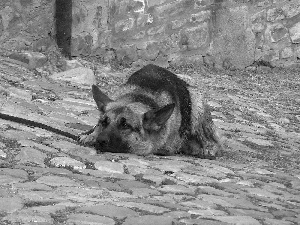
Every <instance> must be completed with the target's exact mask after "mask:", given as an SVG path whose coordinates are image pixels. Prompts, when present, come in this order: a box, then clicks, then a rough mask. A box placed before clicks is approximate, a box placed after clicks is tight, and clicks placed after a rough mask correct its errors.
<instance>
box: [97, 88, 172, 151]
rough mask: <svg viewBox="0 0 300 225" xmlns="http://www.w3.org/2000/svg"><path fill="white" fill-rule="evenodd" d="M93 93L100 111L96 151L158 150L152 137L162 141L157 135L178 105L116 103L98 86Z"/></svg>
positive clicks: (122, 101) (120, 101)
mask: <svg viewBox="0 0 300 225" xmlns="http://www.w3.org/2000/svg"><path fill="white" fill-rule="evenodd" d="M92 91H93V97H94V100H95V102H96V104H97V106H98V109H99V111H100V112H101V116H100V119H99V122H98V125H97V126H98V127H99V128H100V129H98V130H99V133H97V138H96V142H95V147H96V149H97V150H99V151H101V152H104V151H108V152H123V153H134V154H138V155H147V154H150V153H153V149H156V148H157V143H155V141H153V136H158V138H159V135H158V134H159V132H160V130H161V129H162V128H163V127H164V126H165V124H166V122H167V121H168V119H169V118H170V116H171V115H172V113H173V110H174V107H175V104H174V103H172V104H168V105H166V106H163V107H157V108H155V109H151V108H150V107H149V106H148V105H146V104H144V103H141V102H135V101H134V102H130V101H126V100H118V101H113V100H111V99H110V98H109V97H108V96H107V95H105V94H104V93H103V92H102V91H100V89H99V88H98V87H97V86H95V85H93V89H92Z"/></svg>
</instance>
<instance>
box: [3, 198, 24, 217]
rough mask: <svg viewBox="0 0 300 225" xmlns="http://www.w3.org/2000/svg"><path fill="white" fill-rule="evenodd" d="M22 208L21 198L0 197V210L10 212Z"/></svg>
mask: <svg viewBox="0 0 300 225" xmlns="http://www.w3.org/2000/svg"><path fill="white" fill-rule="evenodd" d="M21 208H23V201H22V199H21V198H15V197H13V198H7V197H6V198H0V212H5V213H12V212H15V211H17V210H20V209H21Z"/></svg>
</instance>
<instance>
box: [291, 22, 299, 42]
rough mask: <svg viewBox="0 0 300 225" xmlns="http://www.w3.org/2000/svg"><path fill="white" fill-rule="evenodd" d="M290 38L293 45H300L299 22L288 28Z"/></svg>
mask: <svg viewBox="0 0 300 225" xmlns="http://www.w3.org/2000/svg"><path fill="white" fill-rule="evenodd" d="M290 36H291V39H292V42H293V43H300V22H299V23H296V24H295V25H294V26H292V27H291V28H290Z"/></svg>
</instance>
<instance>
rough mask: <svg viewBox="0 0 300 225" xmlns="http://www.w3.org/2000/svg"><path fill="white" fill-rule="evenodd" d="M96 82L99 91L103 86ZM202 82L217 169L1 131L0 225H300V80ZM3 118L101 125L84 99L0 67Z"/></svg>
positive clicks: (70, 126) (34, 132) (288, 74)
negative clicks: (218, 143) (221, 143)
mask: <svg viewBox="0 0 300 225" xmlns="http://www.w3.org/2000/svg"><path fill="white" fill-rule="evenodd" d="M98 79H99V80H101V82H100V84H101V86H103V87H104V88H105V86H107V84H108V83H109V82H110V81H109V79H110V78H107V77H106V78H105V79H104V78H98ZM118 79H119V78H118ZM199 79H200V80H201V82H202V83H204V84H206V85H207V86H208V98H209V101H208V103H209V105H210V106H211V107H212V109H213V111H212V113H213V117H214V121H215V123H216V125H217V126H218V127H219V128H220V130H221V132H222V133H223V134H224V139H225V149H226V152H225V153H224V156H222V157H220V158H218V159H217V160H203V159H197V158H192V157H185V156H180V155H177V156H170V157H159V156H148V157H139V156H135V155H129V154H110V153H105V154H99V155H96V154H95V151H94V150H93V149H92V148H87V147H83V146H79V145H77V144H76V142H74V141H72V140H70V139H68V138H65V137H62V136H59V135H55V134H53V133H51V132H47V131H45V130H42V129H38V128H31V127H26V126H23V125H20V124H17V123H13V122H8V121H4V120H0V224H43V225H46V224H94V225H97V224H108V225H113V224H115V225H130V224H134V225H139V224H146V225H168V224H170V225H185V224H205V225H206V224H208V225H219V224H220V225H225V224H239V225H256V224H257V225H258V224H263V225H273V224H275V225H290V224H300V172H299V171H300V169H299V155H300V154H299V153H300V151H299V147H300V126H299V124H300V123H299V120H300V114H299V108H300V96H299V93H300V88H299V86H300V82H299V73H297V72H296V71H280V70H278V71H277V72H272V71H269V72H268V74H264V73H258V74H251V73H246V72H245V73H236V74H231V75H226V74H221V73H219V72H216V73H215V74H211V73H208V72H206V73H205V74H204V76H202V77H200V78H199ZM105 82H107V83H105ZM111 83H113V81H112V82H111ZM0 110H1V112H2V113H9V114H11V115H17V116H21V117H24V118H28V119H31V120H35V121H39V122H44V123H46V124H49V125H52V126H54V127H57V128H60V129H62V130H65V131H69V132H73V133H75V134H76V133H79V132H82V131H83V130H87V129H88V128H89V126H92V125H93V124H94V123H95V122H96V121H97V115H98V112H97V110H96V107H95V104H94V102H93V101H92V99H91V97H90V96H89V91H88V90H83V89H80V88H77V87H75V86H72V85H70V84H67V83H63V82H57V81H51V80H49V79H46V78H44V77H42V76H41V75H40V74H39V73H34V72H30V71H28V70H26V69H24V68H21V67H20V66H17V65H14V64H12V63H10V62H6V61H2V62H1V63H0Z"/></svg>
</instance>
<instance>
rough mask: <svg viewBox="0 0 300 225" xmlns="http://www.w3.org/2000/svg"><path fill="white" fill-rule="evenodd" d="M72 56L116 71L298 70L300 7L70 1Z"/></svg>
mask: <svg viewBox="0 0 300 225" xmlns="http://www.w3.org/2000/svg"><path fill="white" fill-rule="evenodd" d="M73 7H74V8H73V39H72V54H73V55H80V54H84V55H89V54H93V55H97V56H99V58H100V59H101V60H103V62H109V61H111V60H117V61H118V62H119V63H121V64H123V65H128V66H130V65H132V63H133V64H143V63H145V62H146V63H147V62H149V61H151V62H155V63H157V64H159V65H162V66H168V65H169V64H170V63H176V64H180V63H185V62H197V63H204V64H208V65H210V66H215V67H217V68H226V69H234V68H245V67H247V66H249V65H251V64H253V63H254V62H270V64H271V66H282V65H284V66H288V65H292V64H299V63H300V1H299V0H280V1H279V0H74V1H73Z"/></svg>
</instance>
